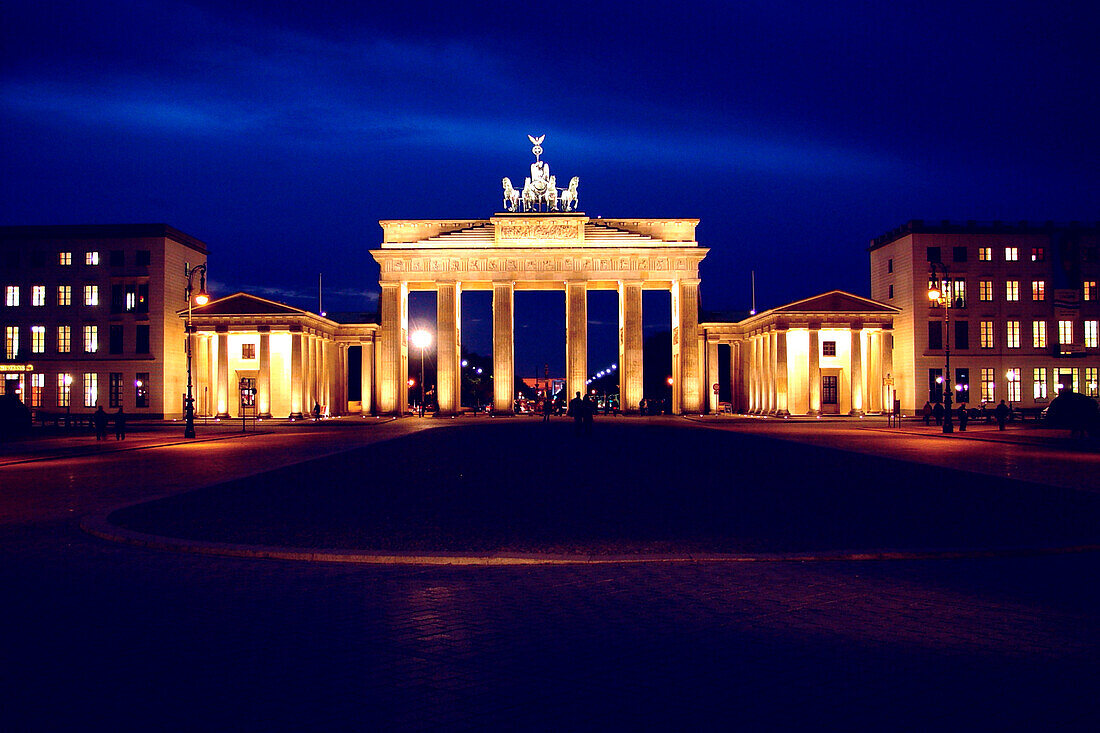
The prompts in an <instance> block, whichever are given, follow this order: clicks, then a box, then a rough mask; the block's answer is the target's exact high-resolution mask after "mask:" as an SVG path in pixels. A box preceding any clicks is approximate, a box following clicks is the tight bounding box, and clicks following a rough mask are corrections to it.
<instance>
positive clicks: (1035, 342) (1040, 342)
mask: <svg viewBox="0 0 1100 733" xmlns="http://www.w3.org/2000/svg"><path fill="white" fill-rule="evenodd" d="M1031 345H1032V346H1034V347H1035V348H1036V349H1045V348H1046V347H1047V322H1046V321H1032V322H1031Z"/></svg>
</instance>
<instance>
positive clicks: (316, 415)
mask: <svg viewBox="0 0 1100 733" xmlns="http://www.w3.org/2000/svg"><path fill="white" fill-rule="evenodd" d="M320 419H321V403H320V402H314V403H313V421H314V422H316V421H318V420H320Z"/></svg>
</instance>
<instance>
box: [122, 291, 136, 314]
mask: <svg viewBox="0 0 1100 733" xmlns="http://www.w3.org/2000/svg"><path fill="white" fill-rule="evenodd" d="M125 308H126V312H127V313H132V312H134V311H135V310H137V286H136V285H127V286H126V304H125Z"/></svg>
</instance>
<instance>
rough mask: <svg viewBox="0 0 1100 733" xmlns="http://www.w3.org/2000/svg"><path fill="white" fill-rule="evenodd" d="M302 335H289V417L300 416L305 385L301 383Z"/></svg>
mask: <svg viewBox="0 0 1100 733" xmlns="http://www.w3.org/2000/svg"><path fill="white" fill-rule="evenodd" d="M302 339H303V336H302V333H301V332H300V331H298V332H291V334H290V417H292V418H299V417H301V416H302V401H303V400H302V392H303V391H304V388H305V385H304V384H303V381H302V352H303V349H302Z"/></svg>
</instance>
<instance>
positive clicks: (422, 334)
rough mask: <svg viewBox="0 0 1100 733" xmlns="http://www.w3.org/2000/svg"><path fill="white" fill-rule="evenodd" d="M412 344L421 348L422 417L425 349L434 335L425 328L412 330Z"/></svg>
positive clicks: (421, 412) (422, 413)
mask: <svg viewBox="0 0 1100 733" xmlns="http://www.w3.org/2000/svg"><path fill="white" fill-rule="evenodd" d="M409 339H410V340H411V341H412V345H413V346H415V347H416V348H418V349H420V417H424V350H425V349H427V348H428V346H429V345H431V343H432V335H431V334H430V333H428V332H427V331H425V330H424V329H422V328H421V329H419V330H416V331H413V332H412V335H411V336H410V337H409Z"/></svg>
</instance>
